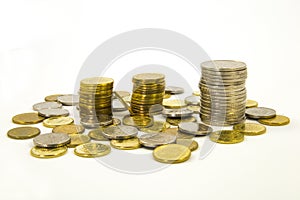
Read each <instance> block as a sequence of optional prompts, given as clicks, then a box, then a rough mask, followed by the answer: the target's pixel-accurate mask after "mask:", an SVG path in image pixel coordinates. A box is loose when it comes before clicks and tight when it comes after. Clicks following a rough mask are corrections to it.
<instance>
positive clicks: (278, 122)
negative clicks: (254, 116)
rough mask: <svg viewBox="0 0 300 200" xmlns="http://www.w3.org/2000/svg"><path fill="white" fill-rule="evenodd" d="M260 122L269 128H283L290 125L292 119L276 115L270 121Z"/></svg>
mask: <svg viewBox="0 0 300 200" xmlns="http://www.w3.org/2000/svg"><path fill="white" fill-rule="evenodd" d="M258 122H259V123H261V124H265V125H268V126H283V125H287V124H289V123H290V119H289V118H288V117H286V116H283V115H276V116H275V117H273V118H270V119H259V120H258Z"/></svg>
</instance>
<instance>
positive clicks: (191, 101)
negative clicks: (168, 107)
mask: <svg viewBox="0 0 300 200" xmlns="http://www.w3.org/2000/svg"><path fill="white" fill-rule="evenodd" d="M184 102H185V103H186V104H187V105H194V106H199V105H200V97H199V96H194V95H193V96H188V97H185V99H184Z"/></svg>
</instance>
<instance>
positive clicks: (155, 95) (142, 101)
mask: <svg viewBox="0 0 300 200" xmlns="http://www.w3.org/2000/svg"><path fill="white" fill-rule="evenodd" d="M132 82H133V93H132V96H131V111H132V112H133V113H134V115H149V109H150V108H151V106H153V105H156V104H160V105H161V104H162V101H163V97H164V94H165V76H164V75H163V74H158V73H143V74H137V75H135V76H133V78H132Z"/></svg>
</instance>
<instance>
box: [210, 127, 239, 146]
mask: <svg viewBox="0 0 300 200" xmlns="http://www.w3.org/2000/svg"><path fill="white" fill-rule="evenodd" d="M209 139H210V140H211V141H213V142H216V143H220V144H236V143H240V142H242V141H244V134H243V133H241V132H240V131H236V130H221V131H215V132H212V133H211V134H210V135H209Z"/></svg>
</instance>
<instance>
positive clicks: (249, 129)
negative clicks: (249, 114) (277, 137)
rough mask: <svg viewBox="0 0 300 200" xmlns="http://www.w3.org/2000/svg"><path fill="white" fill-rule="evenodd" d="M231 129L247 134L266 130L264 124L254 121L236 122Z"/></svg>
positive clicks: (251, 134)
mask: <svg viewBox="0 0 300 200" xmlns="http://www.w3.org/2000/svg"><path fill="white" fill-rule="evenodd" d="M233 130H237V131H240V132H241V133H243V134H244V135H247V136H254V135H261V134H264V133H266V131H267V129H266V127H265V126H263V125H261V124H256V123H243V124H236V125H234V126H233Z"/></svg>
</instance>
